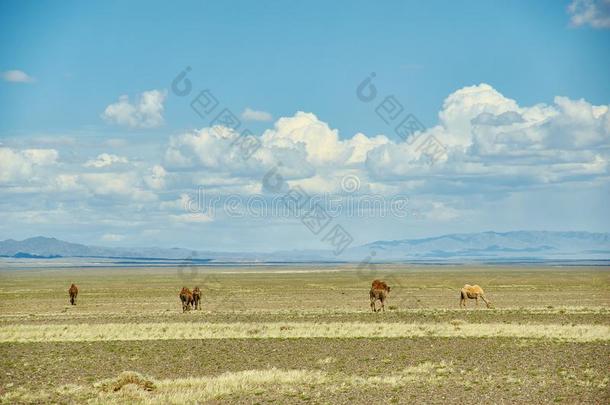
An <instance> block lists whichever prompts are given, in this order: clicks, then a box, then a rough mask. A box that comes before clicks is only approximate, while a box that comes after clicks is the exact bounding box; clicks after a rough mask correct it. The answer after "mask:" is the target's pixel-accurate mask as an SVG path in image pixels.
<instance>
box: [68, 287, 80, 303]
mask: <svg viewBox="0 0 610 405" xmlns="http://www.w3.org/2000/svg"><path fill="white" fill-rule="evenodd" d="M68 294H70V304H72V305H76V296H77V295H78V287H77V286H76V285H75V284H74V283H72V285H71V286H70V289H69V290H68Z"/></svg>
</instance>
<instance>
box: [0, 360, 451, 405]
mask: <svg viewBox="0 0 610 405" xmlns="http://www.w3.org/2000/svg"><path fill="white" fill-rule="evenodd" d="M452 370H453V368H452V366H451V364H449V363H445V362H440V363H432V362H425V363H422V364H419V365H416V366H411V367H406V368H404V369H402V370H399V371H398V372H392V373H388V375H386V376H383V377H378V376H373V377H363V376H358V375H352V374H332V373H327V372H324V371H319V370H283V369H277V368H269V369H257V370H246V371H239V372H227V373H223V374H220V375H218V376H210V377H191V378H179V379H165V380H154V379H152V378H149V377H145V376H142V375H140V374H138V373H134V372H123V373H121V374H120V375H119V376H118V377H116V378H113V379H109V380H103V381H100V382H98V383H96V384H93V385H91V386H83V385H75V384H71V385H64V386H62V387H58V388H57V389H55V390H51V391H49V390H40V391H27V390H23V389H22V390H19V389H18V390H15V391H13V392H10V393H8V394H6V395H4V396H0V403H14V402H19V403H38V402H41V401H53V400H60V401H66V402H72V401H86V402H88V403H91V404H124V403H130V404H146V405H148V404H184V403H194V402H201V401H208V400H212V399H222V398H223V397H227V396H230V395H235V394H242V393H256V392H257V391H264V390H267V389H271V390H274V391H276V392H279V393H282V392H285V391H288V390H293V389H298V387H299V386H303V385H309V386H312V385H313V386H325V387H326V389H330V390H333V389H346V388H362V387H375V388H378V387H379V386H380V385H385V386H388V387H398V386H403V385H405V384H409V383H413V382H418V381H426V382H427V383H430V384H433V383H435V382H437V381H440V380H442V379H443V378H445V377H446V376H447V375H448V373H450V372H451V371H452Z"/></svg>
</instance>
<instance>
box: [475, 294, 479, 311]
mask: <svg viewBox="0 0 610 405" xmlns="http://www.w3.org/2000/svg"><path fill="white" fill-rule="evenodd" d="M474 300H475V306H476V307H477V308H478V307H479V295H478V294H477V296H476V297H475V298H474Z"/></svg>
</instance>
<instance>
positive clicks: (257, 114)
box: [241, 107, 273, 121]
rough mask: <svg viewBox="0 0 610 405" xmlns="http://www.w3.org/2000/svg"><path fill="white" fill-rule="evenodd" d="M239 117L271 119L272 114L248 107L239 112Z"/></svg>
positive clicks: (254, 119) (249, 119)
mask: <svg viewBox="0 0 610 405" xmlns="http://www.w3.org/2000/svg"><path fill="white" fill-rule="evenodd" d="M241 118H242V119H244V120H245V121H271V120H273V116H272V115H271V113H268V112H267V111H260V110H253V109H251V108H250V107H246V109H245V110H244V111H243V112H242V113H241Z"/></svg>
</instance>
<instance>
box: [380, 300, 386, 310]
mask: <svg viewBox="0 0 610 405" xmlns="http://www.w3.org/2000/svg"><path fill="white" fill-rule="evenodd" d="M380 301H381V311H383V312H385V302H384V301H385V300H384V299H383V298H382V299H381V300H380Z"/></svg>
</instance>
